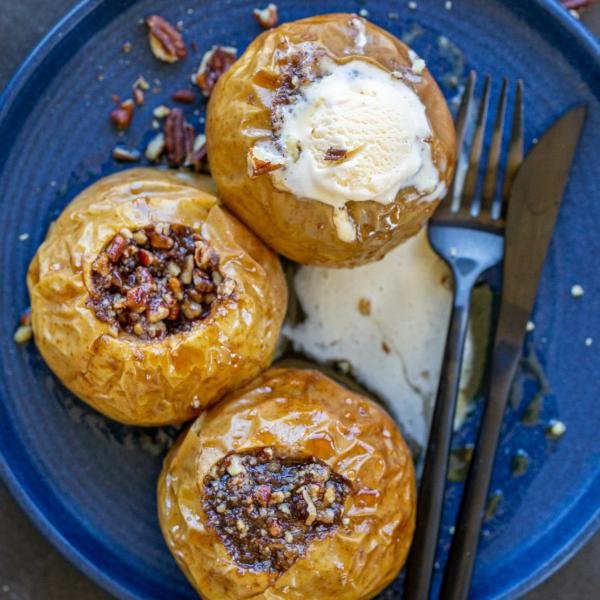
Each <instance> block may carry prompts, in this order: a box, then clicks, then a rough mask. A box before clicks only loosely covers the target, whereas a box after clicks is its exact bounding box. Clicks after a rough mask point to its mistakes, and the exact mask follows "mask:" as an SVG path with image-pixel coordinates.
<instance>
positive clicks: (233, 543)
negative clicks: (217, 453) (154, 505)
mask: <svg viewBox="0 0 600 600" xmlns="http://www.w3.org/2000/svg"><path fill="white" fill-rule="evenodd" d="M204 489H205V498H204V509H205V511H206V513H207V515H208V519H209V522H210V524H211V525H212V527H213V528H214V529H215V530H216V531H217V533H218V535H219V537H220V538H221V540H222V541H223V543H224V545H225V547H226V548H227V550H228V552H229V553H230V555H231V556H232V557H233V558H234V560H235V561H236V562H237V563H238V564H239V565H240V566H243V567H246V568H250V569H253V570H257V571H271V572H276V573H283V572H284V571H285V570H287V569H289V568H290V567H291V566H292V564H294V562H295V561H296V560H297V559H298V558H300V557H301V556H303V555H304V554H305V552H306V550H307V548H308V546H309V544H310V543H311V542H312V541H313V540H315V539H317V538H322V537H324V536H326V535H327V534H329V533H331V532H333V531H334V530H335V529H336V528H337V526H338V525H339V524H340V522H342V520H343V514H344V502H345V500H346V498H347V496H348V494H349V493H350V491H351V486H350V483H349V482H348V481H347V480H346V479H344V478H343V477H341V476H340V475H338V474H337V473H335V472H333V471H332V470H331V468H330V467H329V466H327V465H326V464H325V463H323V462H321V461H319V460H318V459H316V458H313V457H307V458H286V457H281V456H278V455H277V453H276V452H275V451H274V450H273V449H272V448H262V449H258V450H255V451H250V452H244V453H233V454H228V455H227V456H225V457H224V458H222V459H221V460H220V461H219V462H218V463H216V464H215V465H214V466H213V467H212V469H211V471H210V473H209V475H207V476H206V478H205V479H204Z"/></svg>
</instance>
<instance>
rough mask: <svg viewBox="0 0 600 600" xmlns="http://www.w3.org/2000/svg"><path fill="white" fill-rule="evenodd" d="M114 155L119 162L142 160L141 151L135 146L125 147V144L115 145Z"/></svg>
mask: <svg viewBox="0 0 600 600" xmlns="http://www.w3.org/2000/svg"><path fill="white" fill-rule="evenodd" d="M112 155H113V158H114V159H115V160H118V161H119V162H137V161H138V160H140V153H139V151H138V150H136V149H135V148H125V147H124V146H115V147H114V148H113V150H112Z"/></svg>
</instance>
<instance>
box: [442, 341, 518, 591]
mask: <svg viewBox="0 0 600 600" xmlns="http://www.w3.org/2000/svg"><path fill="white" fill-rule="evenodd" d="M520 356H521V346H520V345H519V346H516V345H515V344H514V343H510V342H507V341H502V340H500V341H499V342H498V343H497V344H496V347H495V348H494V352H493V359H492V360H493V362H492V368H491V373H490V379H489V382H490V384H489V391H488V398H487V401H486V404H485V407H484V412H483V416H482V420H481V426H480V428H479V434H478V436H477V444H476V446H475V450H474V453H473V458H472V460H471V465H470V467H469V474H468V476H467V481H466V483H465V489H464V492H463V496H462V501H461V505H460V511H459V515H458V519H457V521H456V530H455V533H454V537H453V539H452V545H451V546H450V552H449V556H448V562H447V563H446V569H445V573H444V579H443V582H442V588H441V593H440V598H444V600H466V598H467V597H468V594H469V588H470V585H471V576H472V573H473V567H474V565H475V556H476V554H477V545H478V543H479V535H480V532H481V524H482V520H483V513H484V510H485V505H486V502H487V496H488V489H489V486H490V480H491V477H492V470H493V467H494V459H495V456H496V449H497V447H498V440H499V439H500V431H501V429H502V422H503V418H504V412H505V409H506V404H507V401H508V395H509V392H510V388H511V385H512V381H513V377H514V374H515V371H516V367H517V364H518V362H519V358H520Z"/></svg>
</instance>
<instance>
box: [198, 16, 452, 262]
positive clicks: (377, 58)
mask: <svg viewBox="0 0 600 600" xmlns="http://www.w3.org/2000/svg"><path fill="white" fill-rule="evenodd" d="M206 132H207V138H208V156H209V161H210V167H211V172H212V174H213V177H214V178H215V181H216V184H217V187H218V190H219V193H220V195H221V197H222V198H223V200H224V202H225V203H226V204H227V206H228V207H229V208H231V210H232V211H233V212H235V213H236V214H237V215H238V216H239V217H240V218H241V219H242V220H243V221H244V222H245V223H246V224H247V225H249V226H250V227H251V228H252V229H253V230H254V231H255V232H256V233H258V234H259V235H260V236H261V237H262V238H263V239H264V240H265V241H266V242H267V243H268V244H270V245H271V246H272V247H273V248H274V249H276V250H277V251H278V252H280V253H281V254H283V255H285V256H287V257H288V258H291V259H293V260H295V261H298V262H301V263H305V264H321V265H328V266H355V265H358V264H362V263H365V262H367V261H371V260H375V259H378V258H381V257H382V256H383V255H384V254H385V253H386V252H387V251H389V250H390V249H391V248H393V247H394V246H396V245H397V244H399V243H400V242H402V241H403V240H406V239H407V238H409V237H410V236H412V235H414V234H415V233H416V232H417V231H419V229H420V228H421V227H422V226H423V224H424V223H425V221H426V220H427V218H428V217H429V216H430V215H431V214H432V212H433V210H434V209H435V207H436V205H437V203H438V202H439V200H440V199H441V198H442V197H443V195H444V194H445V192H446V190H447V187H448V185H449V183H450V181H451V178H452V175H453V170H454V164H455V132H454V126H453V123H452V119H451V117H450V114H449V112H448V108H447V106H446V102H445V100H444V98H443V96H442V94H441V92H440V90H439V88H438V87H437V85H436V83H435V81H434V80H433V78H432V76H431V75H430V73H429V71H428V70H427V69H426V68H425V62H424V61H423V60H422V59H420V58H418V57H417V56H416V54H415V53H414V52H413V51H412V50H410V49H409V48H408V47H407V46H405V45H404V44H403V43H402V42H401V41H400V40H398V39H397V38H395V37H394V36H392V35H391V34H389V33H388V32H386V31H384V30H383V29H381V28H379V27H377V26H375V25H373V24H372V23H369V22H368V21H366V20H365V19H363V18H360V17H357V16H355V15H348V14H331V15H324V16H317V17H311V18H308V19H303V20H300V21H295V22H292V23H287V24H284V25H281V26H280V27H278V28H277V29H273V30H270V31H267V32H265V33H263V34H262V35H260V36H259V37H258V38H257V39H256V40H254V42H252V44H250V46H249V47H248V49H247V50H246V52H244V54H243V55H242V56H241V57H240V59H239V60H238V61H237V62H235V63H234V64H233V66H232V67H231V68H230V69H229V70H228V71H227V72H226V73H225V74H224V75H223V76H222V77H221V78H220V79H219V81H218V83H217V85H216V87H215V89H214V91H213V93H212V96H211V99H210V103H209V107H208V116H207V125H206Z"/></svg>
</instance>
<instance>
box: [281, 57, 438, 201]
mask: <svg viewBox="0 0 600 600" xmlns="http://www.w3.org/2000/svg"><path fill="white" fill-rule="evenodd" d="M322 67H323V69H324V71H325V74H324V75H323V76H322V77H320V78H318V79H315V80H314V81H312V82H310V83H308V84H307V85H305V86H304V87H303V88H302V93H301V94H299V95H298V96H297V98H296V100H295V101H294V102H293V103H292V104H290V105H288V106H284V107H282V109H281V113H280V123H281V125H280V129H279V138H280V141H281V146H282V148H283V152H284V154H285V166H284V168H282V169H279V170H277V171H274V172H273V173H272V176H273V178H274V182H275V185H276V186H277V187H280V188H282V189H285V190H288V191H291V192H293V193H294V194H296V195H297V196H299V197H305V198H311V199H314V200H320V201H321V202H325V203H327V204H330V205H332V206H334V207H336V208H338V209H339V208H342V207H343V206H344V205H345V204H346V202H348V201H359V202H360V201H366V200H374V201H376V202H381V203H383V204H388V203H390V202H393V201H394V199H395V197H396V194H397V193H398V191H399V190H400V189H403V188H407V187H410V186H414V187H415V188H416V190H417V191H418V192H419V193H420V194H422V193H427V194H431V195H432V197H431V199H434V197H435V198H437V197H439V195H440V194H441V189H440V187H443V186H440V178H439V174H438V172H437V169H436V168H435V165H434V163H433V160H432V157H431V148H430V145H429V143H428V140H429V139H430V138H431V136H432V131H431V127H430V124H429V121H428V119H427V115H426V112H425V107H424V106H423V103H422V102H421V100H420V99H419V96H418V95H417V94H416V93H415V92H414V91H413V90H412V89H411V88H410V87H409V86H408V85H407V84H405V83H404V82H403V81H401V79H399V78H396V77H394V75H392V74H390V73H389V72H387V71H384V70H383V69H380V68H379V67H377V66H375V65H373V64H371V63H369V62H366V61H363V60H352V61H350V62H347V63H345V64H336V63H333V62H332V61H327V62H325V61H323V65H322Z"/></svg>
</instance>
